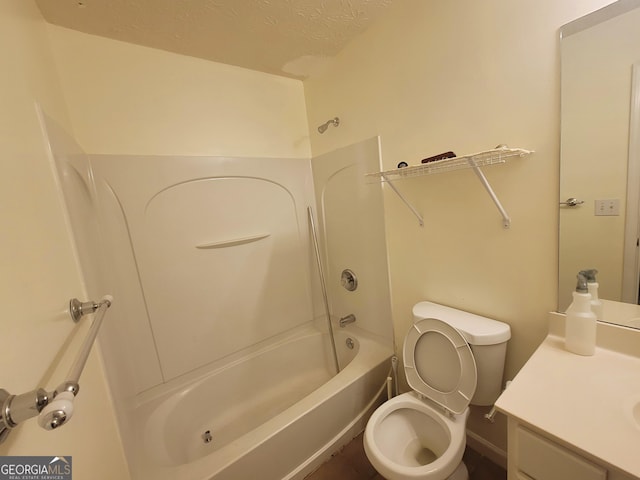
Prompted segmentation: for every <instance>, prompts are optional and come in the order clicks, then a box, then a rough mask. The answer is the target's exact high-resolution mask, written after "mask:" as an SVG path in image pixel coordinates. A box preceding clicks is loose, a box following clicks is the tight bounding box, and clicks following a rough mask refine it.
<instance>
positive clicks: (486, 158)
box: [365, 145, 534, 228]
mask: <svg viewBox="0 0 640 480" xmlns="http://www.w3.org/2000/svg"><path fill="white" fill-rule="evenodd" d="M532 153H534V152H533V151H532V150H525V149H522V148H509V147H507V146H504V145H500V146H498V147H496V148H494V149H491V150H485V151H482V152H478V153H473V154H471V155H464V156H462V157H453V158H446V159H443V160H436V161H433V162H428V163H422V164H420V165H414V166H411V167H404V168H397V169H395V170H386V171H384V172H374V173H367V174H366V175H365V176H366V177H369V178H376V179H379V180H381V181H383V182H386V184H387V185H388V186H389V187H391V189H392V190H393V191H394V192H395V193H396V195H398V197H400V200H402V201H403V202H404V204H405V205H406V206H407V207H408V208H409V209H410V210H411V212H412V213H413V214H414V215H415V216H416V218H417V219H418V222H419V223H420V226H424V220H423V218H422V215H420V213H418V211H417V210H416V209H415V208H414V207H413V205H412V204H411V203H410V202H409V201H407V199H406V198H405V197H404V196H403V195H402V193H400V191H399V190H398V189H397V188H396V186H395V185H394V184H393V181H395V180H402V179H406V178H412V177H421V176H424V175H434V174H437V173H445V172H452V171H455V170H463V169H472V170H473V171H474V173H475V174H476V175H477V177H478V179H479V180H480V182H481V183H482V185H483V186H484V188H485V190H486V191H487V193H488V194H489V196H490V197H491V200H493V203H495V205H496V207H497V208H498V210H499V212H500V214H501V215H502V224H503V226H504V227H505V228H509V227H510V226H511V218H510V217H509V215H508V214H507V212H506V211H505V209H504V208H503V206H502V204H501V203H500V200H498V197H497V196H496V194H495V192H494V191H493V189H492V188H491V185H490V184H489V182H488V180H487V178H486V177H485V176H484V173H483V172H482V170H480V167H487V166H490V165H498V164H502V163H506V162H507V161H508V160H510V159H512V158H522V157H525V156H528V155H531V154H532Z"/></svg>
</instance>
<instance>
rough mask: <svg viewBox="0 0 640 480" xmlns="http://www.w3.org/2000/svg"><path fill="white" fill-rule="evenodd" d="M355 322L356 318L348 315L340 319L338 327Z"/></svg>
mask: <svg viewBox="0 0 640 480" xmlns="http://www.w3.org/2000/svg"><path fill="white" fill-rule="evenodd" d="M355 321H356V316H355V315H354V314H353V313H350V314H349V315H347V316H346V317H342V318H341V319H340V326H341V327H345V326H346V325H349V324H350V323H353V322H355Z"/></svg>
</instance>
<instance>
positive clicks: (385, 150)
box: [305, 0, 610, 444]
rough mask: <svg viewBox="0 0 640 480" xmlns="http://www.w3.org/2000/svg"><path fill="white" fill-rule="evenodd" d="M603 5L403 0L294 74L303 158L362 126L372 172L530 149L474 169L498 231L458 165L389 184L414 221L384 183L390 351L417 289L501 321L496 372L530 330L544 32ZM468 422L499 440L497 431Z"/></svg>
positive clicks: (547, 117) (546, 46)
mask: <svg viewBox="0 0 640 480" xmlns="http://www.w3.org/2000/svg"><path fill="white" fill-rule="evenodd" d="M607 3H610V2H609V0H589V1H583V0H579V1H578V0H562V1H558V0H542V1H540V0H525V1H519V2H513V1H509V0H487V1H483V2H474V1H469V0H432V1H428V2H425V1H423V0H403V1H401V2H396V3H395V4H394V6H393V7H391V9H390V11H389V12H388V15H387V16H386V17H385V18H383V19H382V20H381V21H380V22H378V23H377V24H376V25H374V26H373V27H371V28H370V29H369V30H368V31H367V32H365V34H364V35H362V36H360V37H359V38H357V39H355V40H354V41H353V42H352V43H351V44H350V45H349V46H348V47H347V48H346V49H345V50H344V51H343V52H342V53H340V54H339V55H338V56H337V57H336V58H335V59H334V60H333V61H332V62H331V64H330V65H329V68H328V70H327V71H326V72H325V73H323V75H322V76H320V77H317V78H312V79H309V80H307V81H305V95H306V100H307V111H308V115H309V125H310V127H311V130H310V131H311V132H312V133H311V145H312V153H313V155H314V156H316V155H319V154H322V153H324V152H327V151H330V150H333V149H335V148H337V147H339V146H342V145H346V144H349V143H352V142H353V141H355V140H358V139H362V138H368V137H371V136H373V135H380V136H381V138H382V155H383V162H384V167H385V169H392V168H395V166H396V165H397V163H398V162H400V161H406V162H408V163H409V164H417V163H419V162H420V159H421V158H425V157H427V156H430V155H434V154H437V153H440V152H444V151H448V150H454V151H455V152H456V153H458V154H459V155H461V154H467V153H472V152H475V151H478V150H483V149H487V148H493V147H494V146H496V145H498V144H501V143H506V144H508V145H510V146H512V147H522V148H527V149H532V150H535V151H536V154H535V155H533V156H531V157H528V158H524V159H517V160H513V161H512V162H510V163H509V164H507V165H504V166H494V167H488V168H486V169H485V174H486V175H487V177H488V179H489V181H490V182H491V183H492V185H493V187H494V189H495V190H496V192H497V194H498V196H499V198H500V200H501V201H502V203H503V205H504V207H505V208H506V210H507V211H508V213H509V214H510V216H511V218H512V226H511V228H510V229H508V230H504V229H503V228H502V226H501V218H500V216H499V214H498V212H497V210H496V209H495V207H494V205H493V204H492V203H491V201H490V199H489V197H488V195H487V194H486V192H485V191H484V189H483V188H482V186H481V184H480V183H479V182H478V180H477V178H475V176H474V174H473V173H472V172H471V171H468V170H467V171H461V172H454V173H448V174H443V175H434V176H427V177H421V178H417V179H410V180H404V181H400V182H396V186H397V187H398V188H399V189H401V190H402V191H403V192H404V193H405V195H406V196H407V197H408V198H409V199H410V200H411V201H412V203H413V204H414V205H415V206H416V208H417V209H418V211H420V212H421V213H422V214H423V215H424V218H425V226H424V228H421V227H420V226H419V225H418V222H417V220H416V219H415V217H413V215H412V214H411V213H410V211H409V210H408V209H407V208H406V207H405V206H404V205H403V204H402V203H401V202H400V201H399V200H398V199H397V197H395V195H394V194H393V192H391V191H390V189H388V188H387V189H386V195H385V214H386V222H387V242H388V246H389V259H390V271H391V288H392V292H391V293H392V298H393V321H394V327H395V331H396V339H397V343H398V346H399V347H400V346H401V342H402V339H403V338H404V335H405V333H406V331H407V329H408V327H409V325H410V323H411V321H412V318H411V306H412V305H413V304H414V303H415V302H416V301H418V300H422V299H428V300H431V301H435V302H440V303H443V304H446V305H450V306H453V307H458V308H461V309H466V310H470V311H472V312H474V313H478V314H483V315H487V316H489V317H494V318H497V319H499V320H503V321H505V322H507V323H509V324H510V325H511V327H512V335H513V337H512V340H511V341H510V343H509V348H508V358H507V366H506V377H507V378H511V377H513V376H514V375H515V373H516V372H517V371H518V370H519V369H520V367H521V366H522V365H523V364H524V362H525V361H526V360H527V358H528V357H529V356H530V355H531V353H532V352H533V350H534V349H535V348H536V346H537V345H538V344H539V342H540V341H541V340H542V338H543V337H544V335H545V332H546V328H547V325H546V317H547V315H546V314H547V312H548V311H551V310H554V309H555V308H556V301H557V293H556V287H557V278H556V275H557V234H558V227H557V221H558V213H557V212H558V209H557V202H558V165H559V48H558V29H559V27H560V26H561V25H563V24H564V23H566V22H568V21H571V20H573V19H575V18H577V17H580V16H582V15H584V14H586V13H588V12H591V11H593V10H595V9H597V8H600V7H602V6H604V5H605V4H607ZM334 116H339V117H340V120H341V125H340V127H339V128H331V129H329V130H328V131H327V132H326V133H325V134H324V135H318V134H317V133H316V132H315V126H317V125H319V124H320V123H322V122H324V121H325V120H326V119H328V118H331V117H334ZM478 423H479V422H478ZM473 428H474V429H475V430H477V431H480V432H481V434H482V435H483V436H485V437H487V438H491V437H492V436H497V437H502V438H495V439H492V440H493V441H494V443H498V444H501V443H503V438H504V435H503V434H499V435H498V434H496V433H495V432H493V431H492V430H491V429H490V428H486V427H484V426H483V425H476V426H473Z"/></svg>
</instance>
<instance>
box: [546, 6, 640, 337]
mask: <svg viewBox="0 0 640 480" xmlns="http://www.w3.org/2000/svg"><path fill="white" fill-rule="evenodd" d="M560 202H561V203H560V206H559V208H560V215H559V218H560V227H559V231H560V238H559V256H558V258H559V282H558V289H559V291H558V311H560V312H563V311H565V310H566V308H567V307H568V306H569V304H570V303H571V300H572V296H571V292H572V291H573V290H574V289H575V286H576V274H577V273H578V272H579V271H580V270H584V269H590V268H595V269H597V270H598V272H599V273H598V276H597V280H598V283H599V297H600V298H601V299H603V300H606V302H605V309H604V319H603V320H604V321H607V322H613V323H619V324H623V325H626V326H634V327H638V328H640V307H639V306H638V291H639V278H640V268H639V261H638V250H639V246H638V245H639V242H640V240H639V239H640V214H639V203H640V0H619V1H617V2H615V3H613V4H611V5H609V6H607V7H605V8H603V9H601V10H598V11H596V12H594V13H592V14H589V15H587V16H585V17H583V18H580V19H578V20H575V21H574V22H571V23H569V24H567V25H565V26H564V27H562V29H561V161H560Z"/></svg>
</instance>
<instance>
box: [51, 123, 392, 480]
mask: <svg viewBox="0 0 640 480" xmlns="http://www.w3.org/2000/svg"><path fill="white" fill-rule="evenodd" d="M43 124H44V125H45V129H46V131H47V134H48V138H49V142H50V145H51V151H52V154H53V155H52V156H53V159H54V163H55V167H56V169H57V173H58V179H59V181H60V187H61V191H62V194H63V196H64V198H65V203H66V205H67V210H68V215H69V223H70V226H71V228H72V230H73V234H74V239H75V244H76V247H77V251H78V258H79V262H80V265H81V267H82V270H83V273H84V276H85V281H86V284H87V288H88V293H89V294H90V295H94V296H95V295H102V294H103V293H104V292H108V293H110V294H112V295H113V296H114V298H115V302H114V305H113V308H112V309H111V311H110V314H109V318H108V319H107V321H105V323H104V326H103V332H102V333H101V335H100V338H99V342H100V347H101V352H102V356H103V359H104V365H105V370H106V373H107V378H108V382H109V386H110V389H111V392H112V395H113V400H114V404H115V408H116V411H117V412H118V420H119V426H120V430H121V434H122V440H123V444H124V448H125V452H127V457H128V461H129V464H130V467H131V471H132V474H133V475H134V478H136V479H145V478H152V477H153V476H154V475H155V474H153V473H152V471H156V474H158V473H159V471H158V470H157V468H161V467H162V464H163V462H162V461H161V462H159V463H158V464H157V465H156V467H153V465H155V464H154V463H153V461H152V459H153V458H156V459H157V458H159V457H162V454H161V452H162V448H165V447H162V445H165V446H166V445H172V444H173V443H175V438H174V439H173V440H171V439H170V438H168V437H167V438H164V439H162V438H161V439H159V440H158V439H157V441H156V443H155V444H154V443H153V442H151V443H149V442H146V444H145V446H144V448H143V449H141V448H136V446H137V445H140V441H141V440H144V438H141V437H140V435H141V432H144V431H148V427H149V425H147V424H146V423H145V422H146V419H148V418H154V419H155V420H154V421H160V420H158V419H160V418H161V417H162V414H161V411H170V410H171V408H168V407H167V405H168V404H167V403H166V402H175V401H176V400H175V399H176V398H193V396H191V397H189V392H190V391H192V390H193V389H194V388H196V386H198V385H207V386H208V388H210V389H211V390H209V391H211V392H213V391H215V390H218V389H220V390H225V397H224V398H225V399H226V400H225V402H223V403H220V402H218V400H219V398H220V397H219V396H218V397H217V396H215V395H213V394H211V395H209V396H208V397H207V396H206V390H200V391H201V392H205V397H204V399H205V404H206V398H209V399H210V402H211V404H210V409H211V412H210V414H208V415H207V414H203V412H205V411H206V408H205V409H204V410H203V408H201V407H199V408H197V409H189V408H186V409H181V411H180V412H179V415H186V416H187V417H189V415H191V416H192V417H193V415H195V413H196V412H199V415H200V416H201V418H192V417H189V418H188V420H185V425H190V426H191V427H193V428H191V427H187V426H184V427H180V425H178V426H175V425H174V424H173V423H171V422H169V423H167V424H168V425H174V427H172V429H173V430H171V429H169V430H166V433H167V436H169V435H175V431H176V430H175V428H178V430H180V429H182V430H181V431H182V434H184V435H191V436H193V437H194V438H191V437H189V438H188V439H187V438H185V442H199V441H201V440H202V438H205V437H207V438H209V436H206V435H205V437H202V436H201V435H204V432H206V431H209V432H210V437H211V439H212V442H211V443H212V444H213V445H212V447H213V449H214V450H215V451H219V450H220V449H222V450H224V451H226V452H227V453H228V452H229V451H234V450H235V451H237V450H238V449H240V450H242V451H243V452H244V453H247V454H249V453H250V452H253V453H252V455H253V456H248V457H244V458H245V460H246V459H247V458H249V459H251V461H250V462H249V465H250V466H251V467H250V468H255V469H258V470H259V471H260V473H261V475H262V478H273V479H274V480H275V479H276V478H283V475H284V473H283V472H284V470H286V471H287V472H288V473H287V474H286V475H284V476H286V477H287V478H302V476H303V475H304V474H305V473H308V472H309V471H310V470H311V469H312V468H314V467H315V466H316V465H318V464H319V463H320V462H321V461H322V460H323V459H325V458H327V457H328V456H329V455H330V454H331V453H332V452H333V451H335V449H337V448H339V447H340V445H341V444H343V443H344V442H346V441H348V440H350V436H352V435H353V434H355V433H358V430H359V429H360V428H361V426H363V424H362V422H363V421H366V415H367V411H368V410H369V409H370V408H371V406H372V405H373V404H375V398H376V397H377V396H378V394H379V392H380V389H379V387H381V386H382V384H383V382H384V380H385V378H386V375H387V372H388V368H387V365H388V358H389V357H390V355H391V354H392V327H391V320H390V319H391V313H390V302H389V295H388V292H389V289H388V274H387V266H386V247H385V243H384V223H383V217H382V212H383V209H382V193H381V187H380V185H379V184H367V183H365V181H364V173H368V172H369V171H374V170H377V169H378V168H379V142H378V139H377V138H373V139H370V140H368V141H365V142H361V143H359V144H357V145H353V146H351V147H345V148H343V149H341V150H337V151H335V152H332V153H329V154H326V155H323V156H321V157H318V158H315V159H312V160H311V161H309V160H305V159H274V158H232V157H176V156H127V155H87V154H85V153H84V152H82V150H81V149H80V148H79V147H78V145H77V144H76V143H75V141H73V139H72V138H71V137H70V136H69V135H67V134H66V133H65V132H64V131H62V130H61V129H60V128H59V127H58V126H57V125H56V124H55V123H54V122H52V121H51V120H50V119H48V118H47V117H46V116H43ZM312 165H313V168H312ZM309 205H311V206H314V207H315V206H316V205H317V207H315V210H316V211H317V212H318V215H317V216H318V223H319V226H320V231H321V232H322V233H321V235H320V244H321V249H322V251H323V254H324V262H325V268H326V276H327V290H328V293H329V302H330V309H331V319H332V321H333V322H334V330H337V331H339V335H340V336H341V338H342V337H344V336H345V335H347V336H349V335H350V336H351V337H352V338H351V343H352V344H353V345H356V352H362V351H363V350H362V349H361V346H362V345H365V346H366V348H365V349H364V352H365V353H364V354H363V355H360V353H358V354H355V358H357V359H358V361H354V360H352V361H351V362H350V363H349V364H348V365H347V360H345V359H347V358H349V359H350V358H354V357H353V353H351V354H350V353H349V352H346V353H345V352H344V351H343V353H342V354H341V355H342V357H343V363H344V365H343V366H345V367H346V368H345V371H346V373H344V374H343V373H342V372H341V373H340V374H339V375H337V376H333V373H331V370H332V369H331V367H330V358H329V354H328V352H329V347H328V344H327V340H326V339H327V335H326V330H327V328H326V316H325V314H324V310H323V304H322V301H321V296H320V285H319V282H318V272H317V268H316V266H315V264H314V259H313V254H312V247H311V244H310V236H309V235H310V233H309V227H308V223H307V218H306V209H307V206H309ZM345 268H350V269H351V270H353V271H355V272H356V274H358V275H359V278H360V279H361V283H360V285H361V286H360V287H359V288H358V290H356V291H355V292H347V291H346V290H344V289H343V288H342V287H341V286H340V272H341V271H342V270H343V269H345ZM348 314H354V315H355V316H356V318H357V321H356V323H355V324H352V325H349V326H348V327H347V328H345V329H341V328H340V327H338V325H337V319H338V318H340V317H344V316H345V315H348ZM310 338H316V339H317V340H314V341H313V342H314V344H317V345H318V347H317V348H315V349H314V351H316V352H318V353H317V354H316V355H314V356H315V357H318V358H317V359H316V360H314V361H312V362H311V364H310V365H311V366H310V367H309V369H307V373H304V369H303V370H301V371H300V372H302V373H300V372H298V373H295V375H298V374H301V375H302V377H301V381H302V384H305V383H306V380H308V382H309V384H310V385H311V387H310V388H306V389H300V390H299V392H298V393H297V394H295V395H291V398H290V399H288V400H287V402H284V403H282V404H281V406H280V407H278V409H276V410H274V411H273V417H274V418H280V419H281V420H282V421H284V423H285V424H291V420H293V419H294V418H299V419H305V418H306V419H308V420H306V422H307V423H305V421H302V423H297V424H295V425H296V426H295V427H292V428H294V429H296V428H297V429H307V428H308V429H310V432H311V431H314V430H315V427H314V424H313V422H312V423H308V422H310V421H312V419H313V418H320V417H323V418H324V417H326V414H323V413H322V412H323V410H322V408H323V407H322V405H326V406H329V405H331V408H332V409H334V408H340V407H338V406H339V405H340V404H341V403H343V400H344V399H345V398H349V399H350V400H349V402H347V403H350V404H351V405H352V406H355V405H360V407H358V408H356V409H350V410H348V411H345V412H344V413H339V414H337V415H336V418H337V419H341V420H339V421H338V423H337V424H336V425H334V426H333V427H331V428H328V429H325V430H326V431H325V433H324V434H322V433H320V432H318V433H317V434H312V436H316V437H318V438H314V439H313V442H311V443H310V445H308V446H307V447H306V449H301V451H300V452H301V453H300V455H299V458H295V460H294V464H293V465H292V466H287V467H282V468H284V470H282V469H281V470H277V471H275V470H274V471H273V472H271V473H270V471H269V470H268V464H269V463H270V462H262V463H260V462H257V463H256V458H259V457H260V455H261V454H260V452H261V450H260V449H259V448H261V446H266V445H271V448H272V447H273V446H274V445H279V443H278V442H280V444H282V442H284V445H286V444H287V442H289V443H290V440H287V438H289V437H287V435H291V432H293V431H295V430H293V431H291V430H290V431H289V433H288V434H287V433H285V432H284V430H282V429H281V428H279V427H277V426H276V424H277V422H276V423H274V422H271V423H269V421H263V420H264V419H263V420H259V419H257V420H256V422H257V423H256V424H255V425H253V424H252V423H251V422H252V420H251V419H250V418H247V419H246V420H247V422H248V424H250V425H252V427H251V428H250V429H249V430H247V431H244V430H242V429H241V430H236V432H237V434H233V435H230V436H229V438H230V440H229V441H228V442H226V443H225V445H227V447H225V445H221V444H220V441H221V439H222V438H224V435H220V436H218V435H217V434H218V433H219V432H217V431H216V429H215V428H213V427H212V428H207V429H202V430H203V432H200V430H201V428H200V426H201V425H202V426H206V425H207V422H208V421H210V419H211V418H214V417H216V416H221V418H222V417H224V416H225V415H224V412H222V414H221V412H220V411H218V408H228V407H224V406H223V405H233V404H242V403H243V402H246V401H247V400H248V399H251V400H252V401H255V400H256V399H260V398H261V397H264V399H265V402H268V401H269V398H271V399H272V398H274V395H275V397H277V396H278V393H277V392H278V390H280V389H283V388H285V387H286V384H287V382H288V381H289V380H290V379H289V378H287V374H286V373H285V371H286V370H285V369H284V366H283V365H286V364H287V363H296V362H299V359H300V358H301V357H302V356H303V355H305V354H306V353H307V351H306V350H307V349H306V348H304V347H302V349H301V348H297V347H295V346H292V345H290V342H292V341H293V342H294V345H295V343H296V342H297V341H298V340H299V341H300V342H302V343H300V345H304V342H308V341H310V340H309V339H310ZM304 339H307V340H304ZM342 341H343V346H342V347H341V348H342V349H343V350H344V348H345V347H344V339H342ZM318 342H320V343H318ZM283 345H290V346H289V347H287V348H284V349H282V350H274V349H276V348H279V347H280V346H283ZM323 345H324V346H323ZM270 351H274V352H275V351H278V352H297V353H289V354H287V356H286V358H285V359H284V362H285V364H283V365H281V366H280V367H278V366H277V365H278V362H277V361H276V362H275V363H269V365H273V367H272V368H266V369H264V368H263V369H260V370H259V371H260V373H259V374H258V373H257V372H258V370H256V369H257V368H258V365H259V363H255V362H254V363H251V361H250V359H254V358H279V357H280V354H278V355H275V356H274V355H271V357H264V356H263V355H265V354H266V352H270ZM367 352H368V353H367ZM289 357H293V358H289ZM282 360H283V359H280V361H282ZM251 365H255V367H252V366H251ZM313 365H317V367H316V366H313ZM318 369H319V370H318ZM327 369H328V370H327ZM321 371H327V372H329V373H321ZM232 372H242V373H241V374H238V375H235V374H232ZM255 375H259V377H260V380H261V382H260V385H258V383H257V382H252V381H251V378H254V379H255ZM291 375H293V374H291ZM265 376H266V378H265ZM225 378H226V380H223V379H225ZM314 378H315V380H314ZM318 378H320V379H322V378H324V380H320V381H318V380H317V379H318ZM216 379H218V380H216ZM216 381H218V382H219V383H220V382H221V383H222V384H218V383H215V382H216ZM252 386H253V388H252ZM283 392H284V390H283ZM340 392H342V393H340ZM356 392H360V393H356ZM234 395H235V400H234ZM345 395H347V397H344V396H345ZM353 395H356V397H357V398H354V397H353ZM286 396H289V395H288V394H287V395H286ZM339 398H341V399H342V400H341V401H338V399H339ZM171 399H174V400H171ZM216 399H218V400H216ZM355 400H357V402H355V403H353V402H352V401H355ZM216 402H218V403H220V405H219V406H218V405H216ZM292 402H293V403H292ZM316 403H317V404H316ZM185 405H186V404H185ZM258 405H259V403H258ZM265 405H266V403H265ZM161 407H162V408H164V410H162V408H161ZM156 408H160V410H158V411H156V410H155V409H156ZM324 408H327V407H324ZM259 410H260V408H257V409H256V411H259ZM355 410H357V412H356V411H355ZM171 411H172V410H171ZM313 412H315V414H314V413H313ZM176 414H178V413H177V412H173V415H176ZM214 414H215V415H214ZM154 415H155V416H154ZM314 415H315V417H314ZM287 418H289V419H290V420H286V419H287ZM168 421H169V420H168V418H164V419H163V420H161V421H160V423H161V424H163V422H168ZM315 421H317V420H315ZM269 425H271V427H273V428H271V427H269ZM291 425H293V424H291ZM185 429H186V430H185ZM189 429H191V430H189ZM231 430H233V429H231ZM231 430H228V431H231ZM189 431H191V432H192V433H191V434H188V432H189ZM323 435H324V436H323ZM232 437H233V438H232ZM267 439H270V440H269V442H267ZM157 442H160V443H157ZM172 442H173V443H172ZM265 442H266V443H265ZM274 442H275V443H274ZM294 443H295V442H294ZM234 445H235V446H234ZM156 447H157V449H159V450H158V451H156V454H155V455H154V454H153V450H154V448H156ZM149 448H151V450H152V452H151V454H150V455H149V453H150V452H149ZM225 448H226V450H225ZM229 449H231V450H229ZM266 451H268V450H266ZM174 455H175V452H174ZM240 457H243V456H242V455H241V456H240ZM240 457H238V459H239V458H240ZM185 458H190V457H189V455H186V456H185ZM220 458H221V457H215V456H213V455H212V456H210V457H209V459H207V455H204V456H203V457H202V458H200V457H198V458H197V459H196V461H195V463H197V464H198V465H200V466H201V467H199V468H204V470H201V471H200V473H198V472H196V471H192V470H191V469H190V467H189V468H187V469H186V470H185V471H183V472H182V473H181V475H184V476H181V478H189V479H191V478H193V479H194V480H195V479H196V478H203V479H204V478H225V477H224V473H223V472H222V470H220V468H221V465H220V464H219V460H220ZM225 458H227V457H225ZM207 462H213V464H212V465H211V466H210V467H202V465H203V463H204V464H205V465H206V464H207ZM165 463H166V462H165ZM179 463H180V462H179ZM190 463H191V462H187V464H190ZM232 464H233V462H232ZM232 464H230V465H226V466H225V468H226V471H227V472H233V471H236V470H234V469H237V468H244V467H242V464H241V463H236V464H233V465H232ZM165 466H166V465H165ZM205 471H206V472H208V473H206V474H204V473H203V472H205ZM216 471H218V473H215V472H216ZM216 475H217V476H216Z"/></svg>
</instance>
